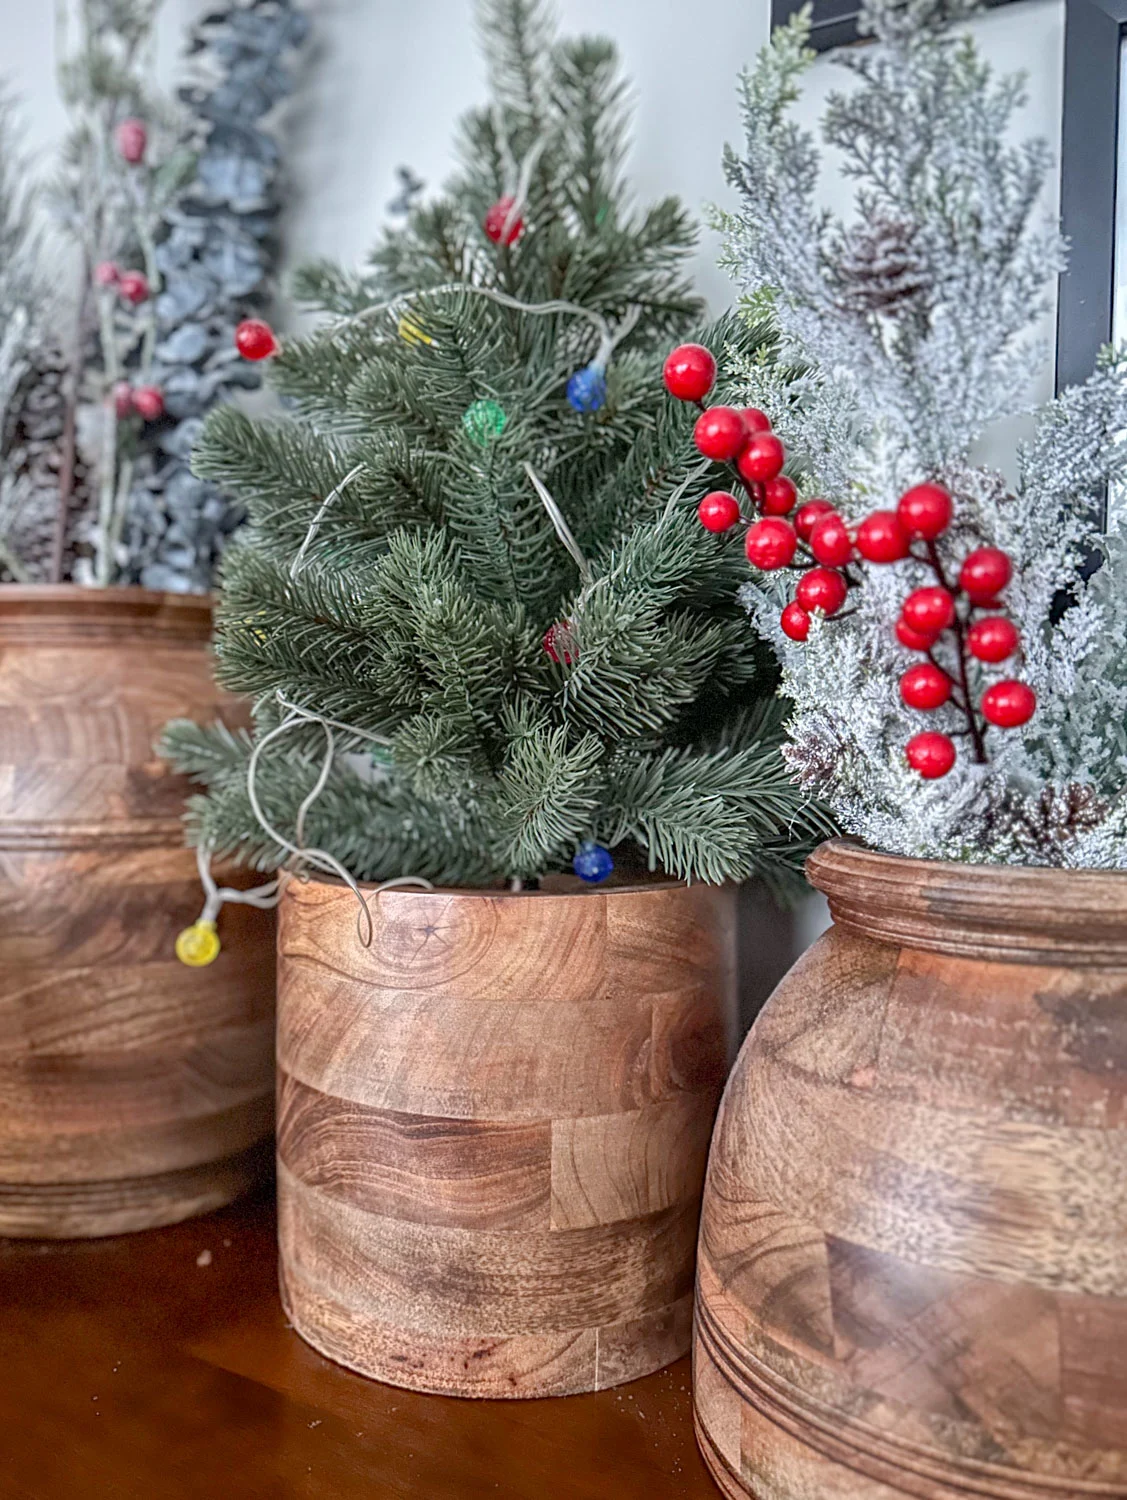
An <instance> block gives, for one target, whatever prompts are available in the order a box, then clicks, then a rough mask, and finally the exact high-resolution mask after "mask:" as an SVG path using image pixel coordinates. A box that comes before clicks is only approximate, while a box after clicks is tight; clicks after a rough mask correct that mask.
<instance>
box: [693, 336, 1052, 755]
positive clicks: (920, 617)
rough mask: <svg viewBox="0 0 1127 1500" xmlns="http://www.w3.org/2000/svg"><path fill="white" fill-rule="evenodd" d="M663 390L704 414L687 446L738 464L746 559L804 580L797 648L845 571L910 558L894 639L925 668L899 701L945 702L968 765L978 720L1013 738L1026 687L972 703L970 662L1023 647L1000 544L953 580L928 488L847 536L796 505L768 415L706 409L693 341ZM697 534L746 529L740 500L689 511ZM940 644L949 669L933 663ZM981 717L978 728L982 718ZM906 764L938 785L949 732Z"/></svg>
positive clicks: (1022, 717)
mask: <svg viewBox="0 0 1127 1500" xmlns="http://www.w3.org/2000/svg"><path fill="white" fill-rule="evenodd" d="M664 378H665V386H666V389H667V390H668V391H669V392H670V394H671V395H673V396H676V397H677V398H678V399H679V400H682V401H695V402H696V403H697V404H698V405H702V412H701V415H700V417H699V418H698V419H697V423H696V427H695V429H694V437H695V440H696V445H697V447H698V448H699V449H700V451H701V453H703V454H704V455H705V457H706V458H711V459H714V460H715V461H716V462H718V463H729V464H732V465H733V466H734V467H735V470H736V472H737V473H738V475H739V478H740V481H741V483H742V486H743V489H744V492H745V493H746V495H747V497H748V499H749V500H750V501H751V503H752V505H753V506H754V508H755V510H756V511H757V512H758V513H759V516H760V519H758V520H756V521H753V522H751V523H750V524H749V525H748V530H747V534H746V536H745V538H744V547H745V550H746V552H747V556H748V560H749V561H750V562H751V563H752V564H753V565H754V566H755V567H757V568H760V569H762V570H763V571H765V572H771V571H774V570H776V569H779V568H790V569H794V570H795V571H797V572H799V573H800V574H801V577H800V578H799V580H798V584H797V587H796V588H795V597H794V598H793V599H792V600H791V602H790V603H789V604H788V605H787V606H786V608H785V609H784V610H783V612H782V617H781V619H780V625H781V627H782V630H783V633H784V634H785V635H787V636H789V637H790V639H791V640H793V641H804V640H805V639H806V637H807V636H808V635H809V633H810V624H811V616H812V615H813V613H814V611H815V610H817V611H820V612H821V614H823V615H825V616H835V615H839V613H840V611H841V609H842V607H843V605H844V604H845V602H846V599H847V597H848V594H849V590H850V589H851V588H855V587H858V586H859V585H860V584H861V582H862V579H861V577H860V576H858V574H857V573H856V572H855V571H854V570H853V569H852V568H851V567H850V564H852V563H855V562H857V561H858V560H864V561H865V562H869V563H894V562H900V561H901V560H902V559H904V558H907V557H912V558H915V559H916V560H917V561H918V562H924V563H926V564H927V565H928V566H929V567H930V568H931V570H932V572H933V574H934V575H935V583H934V584H933V585H929V586H928V587H925V588H919V589H915V590H914V591H913V592H912V593H911V594H909V595H908V597H907V599H905V601H904V604H903V606H902V608H901V613H900V618H899V620H898V621H897V622H896V627H895V628H896V637H897V639H898V640H899V642H900V644H901V645H902V646H905V647H907V649H908V650H910V651H918V652H921V653H922V654H923V655H924V656H925V658H926V660H925V661H922V662H920V663H918V664H917V665H915V666H913V667H909V668H908V670H907V671H906V672H904V673H903V675H902V676H901V678H900V696H901V697H902V698H903V700H904V702H905V703H906V704H907V705H908V707H909V708H915V709H919V710H922V711H924V712H927V711H930V710H934V709H937V708H941V707H942V706H943V705H944V704H945V703H952V704H953V705H954V706H955V708H956V709H957V710H958V711H959V713H960V714H961V716H962V718H963V720H964V725H965V727H964V728H963V730H962V731H961V733H963V734H965V735H966V736H967V737H968V738H969V739H970V742H971V746H972V750H973V754H974V758H975V760H976V761H979V762H985V761H986V758H987V757H986V744H985V731H984V726H983V723H982V722H981V720H984V721H985V723H986V724H993V725H996V726H997V727H998V728H1001V729H1015V728H1017V727H1018V726H1020V725H1022V724H1025V723H1027V722H1028V720H1029V719H1030V718H1032V716H1033V713H1034V710H1035V709H1036V707H1037V699H1036V697H1035V695H1034V693H1033V690H1032V689H1031V688H1030V687H1028V686H1027V684H1025V683H1024V682H1019V681H1017V680H1016V679H1013V678H1007V679H1005V680H1003V681H1001V682H996V683H994V684H993V685H992V686H991V687H989V688H987V689H986V691H985V692H984V693H983V695H982V698H981V701H980V702H979V704H978V706H977V708H976V706H975V704H974V702H973V700H972V698H971V687H970V677H969V670H968V656H972V657H974V658H975V659H976V660H978V661H980V662H984V663H988V664H991V665H994V664H997V663H999V662H1003V661H1005V660H1007V659H1008V658H1009V657H1011V656H1013V655H1014V653H1015V652H1016V651H1017V649H1018V647H1019V645H1020V636H1019V634H1018V631H1017V627H1016V626H1015V625H1014V624H1013V622H1012V621H1011V620H1009V619H1008V618H1007V617H1006V616H1005V615H1003V614H999V613H997V611H998V610H999V609H1000V608H1001V601H1000V600H999V598H998V596H999V594H1000V593H1001V592H1002V590H1003V589H1004V588H1005V587H1006V585H1007V584H1008V583H1009V581H1010V575H1011V572H1012V568H1011V564H1010V560H1009V558H1008V557H1007V556H1006V554H1005V553H1004V552H1002V551H1001V550H1000V549H999V548H997V547H978V548H976V549H975V550H974V551H973V552H971V553H969V554H968V556H967V557H966V558H965V559H964V561H963V565H962V567H961V568H960V569H959V575H958V578H957V580H955V581H954V582H952V581H950V580H949V579H948V578H947V576H946V573H945V570H944V567H943V563H942V561H941V559H940V556H939V551H938V548H937V545H936V543H937V541H938V538H939V537H940V536H942V535H943V533H944V532H945V531H946V530H947V528H948V526H950V524H951V517H952V512H953V506H952V501H951V496H950V495H949V494H948V493H947V491H946V490H945V489H943V488H942V487H941V486H939V485H937V484H919V485H916V486H915V487H914V488H913V489H910V490H908V492H907V493H906V494H904V495H902V496H901V498H900V501H899V503H898V505H897V507H896V509H895V510H894V511H893V510H878V511H874V512H873V513H872V515H870V516H867V517H866V518H865V520H863V521H862V522H861V523H860V525H858V526H857V527H856V528H855V529H854V528H851V527H849V526H847V525H846V522H845V520H844V518H843V517H842V516H841V515H840V514H839V513H838V512H837V511H836V510H835V509H834V507H833V506H832V505H831V504H830V503H829V501H828V500H807V501H806V502H805V503H803V504H802V505H798V503H797V501H798V494H797V491H796V489H795V486H794V485H793V483H792V482H791V481H790V480H789V479H788V478H787V477H786V476H785V475H784V474H783V473H782V469H783V464H784V463H785V461H786V451H785V449H784V448H783V445H782V443H781V442H780V441H779V439H778V438H777V437H776V436H775V434H774V433H773V432H772V431H771V423H770V420H769V419H768V418H767V416H766V415H765V414H764V413H763V412H761V411H759V410H758V409H757V408H755V407H750V408H746V409H744V410H742V411H737V410H735V409H734V408H733V407H728V406H714V407H710V408H707V409H704V408H703V401H704V398H705V396H707V395H708V393H709V391H710V390H711V389H712V387H713V384H714V383H715V379H716V361H715V360H714V359H713V357H712V355H711V354H710V353H709V352H708V350H707V349H705V348H703V347H702V346H701V345H699V344H682V345H681V346H680V347H679V348H677V349H674V350H673V352H672V354H670V356H669V358H668V359H667V360H666V362H665V370H664ZM697 514H698V516H699V517H700V521H701V524H702V526H704V527H706V529H707V530H709V531H714V532H725V531H729V530H731V528H732V527H734V526H735V525H737V524H738V523H739V522H741V521H744V520H745V517H744V513H743V510H742V508H741V505H740V501H739V500H738V499H737V498H736V496H735V494H733V493H732V492H731V491H730V490H713V491H712V492H711V493H710V494H707V495H706V496H705V497H704V499H703V500H702V501H701V502H700V505H699V506H698V508H697ZM940 647H942V648H943V649H944V652H945V655H946V656H947V657H948V659H951V660H952V662H953V668H954V670H953V672H949V671H947V670H946V669H945V668H944V667H943V666H941V665H940V663H939V662H938V661H937V660H936V654H935V653H936V650H937V649H938V648H940ZM980 715H981V720H980V717H979V716H980ZM906 754H907V757H908V762H909V764H910V765H911V766H912V767H913V768H914V769H915V770H916V771H918V772H919V774H920V775H921V776H923V777H924V778H925V779H927V780H935V779H936V778H938V777H941V776H945V775H946V774H947V772H948V771H950V769H951V767H952V766H953V765H954V764H955V744H954V741H953V740H952V739H951V738H950V736H949V735H946V734H939V733H935V732H933V731H925V732H924V733H921V734H917V735H914V736H913V737H912V739H910V740H909V741H908V744H907V747H906Z"/></svg>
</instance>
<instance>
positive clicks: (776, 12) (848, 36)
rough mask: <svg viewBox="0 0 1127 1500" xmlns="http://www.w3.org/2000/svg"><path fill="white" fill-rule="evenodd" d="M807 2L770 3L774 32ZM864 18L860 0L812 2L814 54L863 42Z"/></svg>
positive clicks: (1005, 1) (996, 0) (990, 1)
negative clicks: (860, 26)
mask: <svg viewBox="0 0 1127 1500" xmlns="http://www.w3.org/2000/svg"><path fill="white" fill-rule="evenodd" d="M804 3H805V0H771V29H772V31H773V30H774V29H775V27H776V26H782V25H783V24H784V23H785V22H786V21H789V20H790V18H791V16H793V15H794V13H795V11H798V10H801V9H802V6H803V4H804ZM985 3H986V5H987V7H988V9H990V10H993V9H994V7H995V6H997V5H1010V4H1012V3H1013V0H985ZM860 14H861V7H860V5H859V4H858V0H813V12H812V14H811V17H810V45H811V47H813V49H814V51H815V52H828V51H829V50H830V49H831V48H832V47H847V46H848V45H849V44H850V43H851V42H856V41H859V40H860V37H859V35H858V32H857V17H858V16H859V15H860Z"/></svg>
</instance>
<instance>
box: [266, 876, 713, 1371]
mask: <svg viewBox="0 0 1127 1500" xmlns="http://www.w3.org/2000/svg"><path fill="white" fill-rule="evenodd" d="M370 899H371V905H372V911H373V918H374V923H375V933H374V937H373V941H372V944H371V946H370V947H369V948H367V949H365V948H363V947H362V946H361V945H360V943H359V941H358V939H357V936H356V906H355V898H354V897H353V896H352V895H351V893H350V892H349V891H347V890H346V889H345V888H344V887H343V886H340V885H336V884H332V883H329V882H318V881H309V882H304V883H303V882H301V881H297V880H292V879H291V880H287V882H286V884H285V890H284V894H283V900H282V906H281V908H280V911H279V928H278V959H279V970H278V972H279V999H278V1007H279V1008H278V1060H279V1074H278V1120H279V1130H278V1184H279V1197H278V1202H279V1243H280V1247H281V1287H282V1295H283V1299H284V1301H285V1305H286V1307H287V1310H288V1311H289V1314H290V1317H291V1318H292V1319H293V1322H294V1326H295V1327H296V1328H297V1330H298V1331H299V1332H300V1333H301V1334H302V1336H303V1337H304V1338H306V1339H308V1341H309V1342H310V1343H311V1344H312V1345H313V1346H314V1347H315V1348H317V1349H319V1350H321V1351H322V1352H323V1353H325V1354H327V1355H328V1356H329V1357H330V1358H332V1359H336V1360H339V1361H340V1362H341V1363H343V1364H346V1365H349V1366H350V1367H351V1368H353V1369H356V1370H359V1371H361V1372H362V1373H364V1374H366V1375H371V1376H375V1377H377V1378H378V1379H382V1380H386V1381H390V1382H391V1383H392V1384H396V1385H403V1386H408V1387H412V1388H414V1389H418V1390H428V1391H439V1392H444V1393H448V1394H452V1395H462V1396H504V1397H520V1396H543V1395H564V1394H571V1393H574V1392H578V1391H587V1390H596V1389H600V1388H602V1387H604V1386H608V1385H613V1384H618V1383H619V1382H622V1381H626V1380H632V1379H635V1378H637V1377H638V1376H640V1375H643V1374H646V1373H648V1372H649V1371H652V1370H655V1369H659V1368H660V1367H661V1366H663V1365H665V1364H667V1363H669V1362H670V1361H671V1360H672V1359H675V1358H677V1357H679V1356H680V1355H682V1354H684V1353H685V1351H686V1350H687V1348H688V1341H689V1334H690V1308H691V1298H692V1270H693V1260H694V1251H695V1241H696V1234H697V1224H698V1212H699V1203H700V1194H701V1188H702V1184H703V1177H704V1167H705V1158H706V1154H707V1150H708V1140H709V1135H710V1132H711V1126H712V1121H713V1118H714V1116H715V1111H716V1104H717V1101H718V1098H719V1093H720V1088H721V1086H722V1082H723V1079H724V1076H725V1073H726V1070H727V1063H728V1059H729V1057H730V1049H731V1044H732V1037H733V1033H734V1028H735V991H734V892H733V891H730V890H715V889H709V888H707V887H691V888H690V887H682V886H669V885H653V886H649V887H639V888H627V887H623V888H620V889H610V890H603V891H584V892H582V893H578V894H570V893H569V894H563V893H560V894H555V893H534V894H513V893H509V892H496V893H486V892H457V891H454V892H451V891H444V892H433V893H429V892H427V893H423V892H417V891H408V890H391V891H384V892H382V893H380V894H379V895H378V896H373V897H372V898H370Z"/></svg>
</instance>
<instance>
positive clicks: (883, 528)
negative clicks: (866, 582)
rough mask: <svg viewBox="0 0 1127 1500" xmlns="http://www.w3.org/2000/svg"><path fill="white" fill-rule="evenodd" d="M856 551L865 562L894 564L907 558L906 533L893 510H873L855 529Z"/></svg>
mask: <svg viewBox="0 0 1127 1500" xmlns="http://www.w3.org/2000/svg"><path fill="white" fill-rule="evenodd" d="M857 551H858V552H859V553H860V554H861V556H862V557H863V558H865V560H866V561H867V562H874V563H894V562H899V561H900V559H901V558H902V557H907V556H908V533H907V532H906V531H905V530H904V528H903V526H902V525H901V524H900V517H899V516H898V515H897V514H896V512H895V511H894V510H875V511H873V513H872V515H871V516H866V517H865V519H864V520H863V521H862V522H861V524H860V526H858V528H857Z"/></svg>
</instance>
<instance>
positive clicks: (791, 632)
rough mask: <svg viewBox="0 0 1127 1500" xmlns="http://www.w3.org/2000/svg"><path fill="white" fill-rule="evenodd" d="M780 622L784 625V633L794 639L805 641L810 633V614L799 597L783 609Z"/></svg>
mask: <svg viewBox="0 0 1127 1500" xmlns="http://www.w3.org/2000/svg"><path fill="white" fill-rule="evenodd" d="M779 624H780V625H781V626H782V627H783V634H784V635H788V636H790V638H791V640H792V641H804V640H805V639H806V637H807V636H808V635H809V634H810V616H809V615H808V614H807V613H806V611H805V610H804V609H803V607H802V605H801V604H799V602H798V600H797V599H792V600H791V601H790V603H789V604H788V605H787V607H786V609H784V610H783V613H782V617H781V618H780V620H779Z"/></svg>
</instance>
